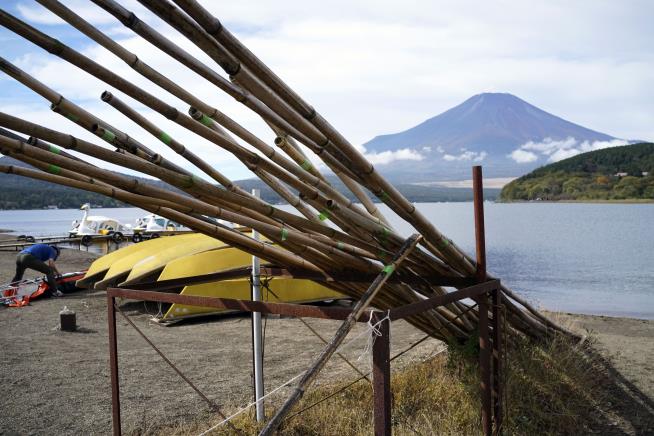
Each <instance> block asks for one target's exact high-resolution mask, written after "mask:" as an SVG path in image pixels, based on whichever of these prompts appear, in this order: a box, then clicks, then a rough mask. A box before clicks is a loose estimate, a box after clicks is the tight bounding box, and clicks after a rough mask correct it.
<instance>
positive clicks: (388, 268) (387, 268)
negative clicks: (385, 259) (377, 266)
mask: <svg viewBox="0 0 654 436" xmlns="http://www.w3.org/2000/svg"><path fill="white" fill-rule="evenodd" d="M382 271H383V272H385V273H386V274H387V275H391V274H393V271H395V265H393V264H390V265H386V266H385V267H384V269H383V270H382Z"/></svg>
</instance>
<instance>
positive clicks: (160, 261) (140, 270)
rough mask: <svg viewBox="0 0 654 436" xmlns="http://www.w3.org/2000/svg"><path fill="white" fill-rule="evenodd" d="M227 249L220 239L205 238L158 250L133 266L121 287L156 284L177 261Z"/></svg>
mask: <svg viewBox="0 0 654 436" xmlns="http://www.w3.org/2000/svg"><path fill="white" fill-rule="evenodd" d="M222 247H225V243H224V242H223V241H220V240H218V239H214V238H210V237H208V236H205V237H203V238H197V239H195V240H192V241H186V242H185V243H184V244H183V245H181V246H180V245H175V246H172V247H169V248H167V249H165V250H158V251H157V252H156V253H152V254H151V255H150V256H147V257H143V258H142V259H141V260H140V261H138V262H137V263H135V264H134V265H133V266H132V270H131V271H130V272H129V275H128V276H127V279H126V280H125V281H124V282H122V283H120V285H119V286H121V287H125V286H131V285H135V284H137V283H144V282H154V281H156V280H157V278H158V277H159V274H161V271H162V270H163V269H164V268H165V267H166V265H167V264H168V263H170V262H172V261H174V260H175V259H180V258H185V257H188V256H191V255H194V254H197V253H202V252H205V251H209V250H216V249H218V248H222Z"/></svg>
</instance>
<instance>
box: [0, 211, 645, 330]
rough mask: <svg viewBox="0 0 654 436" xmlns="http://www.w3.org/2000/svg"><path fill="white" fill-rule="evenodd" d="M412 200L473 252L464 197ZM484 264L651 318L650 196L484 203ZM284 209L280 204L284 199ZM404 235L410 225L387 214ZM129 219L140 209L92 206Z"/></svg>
mask: <svg viewBox="0 0 654 436" xmlns="http://www.w3.org/2000/svg"><path fill="white" fill-rule="evenodd" d="M417 207H418V208H419V209H420V210H421V211H422V213H423V214H424V215H426V216H427V217H428V218H429V219H430V220H431V221H432V222H433V223H434V225H435V226H436V227H437V228H438V229H439V230H440V231H442V232H443V233H444V234H445V235H447V236H448V237H449V238H450V239H452V240H454V241H455V242H456V243H457V244H458V245H459V246H460V247H461V248H463V249H464V250H466V251H468V252H469V253H472V254H474V223H473V215H472V203H422V204H418V205H417ZM484 208H485V213H486V249H487V258H488V259H487V260H488V269H489V272H490V273H492V274H493V275H495V276H497V277H499V278H500V279H501V280H502V281H503V282H504V283H505V284H507V285H508V286H509V287H510V288H512V289H513V290H515V291H518V292H519V293H520V294H522V295H523V296H525V297H527V299H528V300H530V301H531V302H534V303H536V304H538V305H540V306H541V307H543V308H546V309H550V310H558V311H568V312H576V313H587V314H597V315H610V316H629V317H636V318H646V319H654V204H575V203H558V204H555V203H518V204H496V203H488V202H487V203H485V204H484ZM285 209H286V207H285ZM383 211H384V212H385V215H386V216H388V217H389V219H391V220H392V224H393V225H394V226H395V228H396V229H397V230H398V231H399V232H400V233H402V234H404V235H409V234H410V233H411V228H410V226H408V225H406V224H403V223H402V222H401V221H400V220H393V219H392V218H393V214H392V213H390V212H388V210H387V209H386V210H383ZM92 214H93V215H104V216H109V217H113V218H118V219H120V220H121V221H122V222H124V223H131V224H133V223H134V221H135V220H136V218H138V217H140V216H143V215H146V212H144V211H142V210H140V209H136V208H125V209H97V210H95V211H93V213H92ZM80 217H81V211H79V210H30V211H0V228H4V229H11V230H13V233H15V234H28V235H33V236H51V235H64V234H66V233H67V231H68V229H69V228H70V224H71V221H72V220H74V219H79V218H80Z"/></svg>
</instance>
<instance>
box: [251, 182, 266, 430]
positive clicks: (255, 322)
mask: <svg viewBox="0 0 654 436" xmlns="http://www.w3.org/2000/svg"><path fill="white" fill-rule="evenodd" d="M252 195H254V196H255V197H257V198H259V195H260V192H259V190H258V189H253V190H252ZM252 238H253V239H255V240H259V232H257V231H256V230H254V229H252ZM259 276H260V268H259V258H258V257H256V256H252V301H261V282H260V280H259ZM252 332H253V334H252V340H253V342H254V343H253V344H252V350H253V360H254V396H255V401H256V402H257V404H256V412H257V421H259V422H261V421H263V420H264V419H265V413H264V404H263V401H259V400H260V398H261V397H263V396H264V392H263V341H262V338H261V312H252Z"/></svg>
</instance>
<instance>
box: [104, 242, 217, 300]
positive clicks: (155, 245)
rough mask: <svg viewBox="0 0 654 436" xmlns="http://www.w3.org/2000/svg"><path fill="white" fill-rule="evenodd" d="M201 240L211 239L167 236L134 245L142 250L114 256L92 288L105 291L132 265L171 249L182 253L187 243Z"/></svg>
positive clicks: (124, 275) (121, 278)
mask: <svg viewBox="0 0 654 436" xmlns="http://www.w3.org/2000/svg"><path fill="white" fill-rule="evenodd" d="M202 239H211V238H209V237H208V236H205V235H203V234H200V233H194V234H190V235H179V236H167V237H165V238H157V239H153V240H150V241H147V242H141V243H139V244H136V246H142V249H141V250H135V251H132V252H128V253H126V255H125V256H116V258H114V259H117V260H114V261H113V262H112V263H111V267H110V268H109V270H108V271H107V273H106V274H105V276H104V278H103V279H102V280H101V281H98V282H96V283H95V286H94V287H95V289H106V288H107V287H111V286H114V285H116V284H117V283H119V282H121V281H123V280H125V278H126V277H127V276H128V274H129V272H130V271H131V270H132V268H133V267H134V265H135V264H136V263H138V262H140V261H141V260H143V259H145V258H147V257H150V256H153V255H156V254H157V253H158V252H160V251H162V250H167V249H169V248H171V247H178V248H179V249H180V251H183V247H184V246H185V245H186V244H188V243H189V242H192V241H196V240H202ZM127 248H129V247H125V248H123V249H121V250H118V251H116V252H114V253H111V254H112V255H113V254H115V253H118V252H121V251H122V250H125V249H127ZM103 259H104V257H101V258H100V259H98V260H96V261H95V262H99V261H102V260H103ZM95 262H94V263H95ZM91 268H93V265H91Z"/></svg>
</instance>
